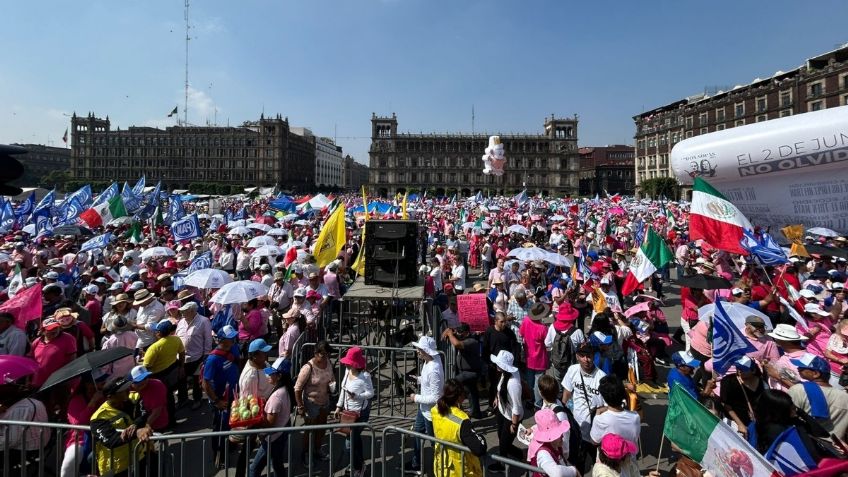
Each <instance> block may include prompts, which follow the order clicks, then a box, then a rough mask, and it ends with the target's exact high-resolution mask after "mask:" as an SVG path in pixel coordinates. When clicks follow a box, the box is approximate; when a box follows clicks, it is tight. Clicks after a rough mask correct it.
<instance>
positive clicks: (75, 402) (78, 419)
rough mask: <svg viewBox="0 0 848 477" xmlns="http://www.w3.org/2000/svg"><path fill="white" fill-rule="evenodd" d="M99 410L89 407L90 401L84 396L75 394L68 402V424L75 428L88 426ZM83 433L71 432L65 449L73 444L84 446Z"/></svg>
mask: <svg viewBox="0 0 848 477" xmlns="http://www.w3.org/2000/svg"><path fill="white" fill-rule="evenodd" d="M96 410H97V408H93V409H92V408H90V407H88V400H86V399H85V397H84V396H83V395H82V394H74V396H73V397H72V398H71V400H70V402H68V424H71V425H75V426H87V425H88V424H89V423H90V422H91V415H92V414H94V411H96ZM82 436H83V433H82V432H79V431H71V432H69V433H68V438H67V439H66V440H65V447H66V448H67V447H68V446H69V445H71V444H82Z"/></svg>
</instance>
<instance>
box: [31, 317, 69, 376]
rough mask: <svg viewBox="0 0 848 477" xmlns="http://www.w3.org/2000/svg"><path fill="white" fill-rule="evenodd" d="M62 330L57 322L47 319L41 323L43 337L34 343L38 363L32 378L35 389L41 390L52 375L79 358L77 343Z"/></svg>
mask: <svg viewBox="0 0 848 477" xmlns="http://www.w3.org/2000/svg"><path fill="white" fill-rule="evenodd" d="M61 328H62V325H61V324H59V322H58V321H57V320H55V319H54V318H47V319H45V320H44V321H43V322H42V323H41V331H42V336H41V337H39V338H36V339H35V341H33V342H32V357H33V358H34V359H35V361H36V362H37V363H38V371H36V372H35V374H34V375H33V377H32V386H33V387H34V388H40V387H41V385H42V384H44V382H45V381H47V378H48V377H50V375H51V374H53V373H54V372H56V371H57V370H58V369H59V368H61V367H62V366H64V365H66V364H68V363H70V362H71V361H73V360H74V358H76V357H77V341H76V340H75V339H74V337H73V336H71V335H69V334H67V333H63V332H62V329H61Z"/></svg>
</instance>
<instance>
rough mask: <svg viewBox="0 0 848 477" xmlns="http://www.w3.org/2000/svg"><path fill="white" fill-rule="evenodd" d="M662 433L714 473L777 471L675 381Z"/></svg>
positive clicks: (723, 476)
mask: <svg viewBox="0 0 848 477" xmlns="http://www.w3.org/2000/svg"><path fill="white" fill-rule="evenodd" d="M663 433H664V434H665V437H667V438H668V440H669V442H671V443H672V444H674V445H675V446H677V448H678V449H680V452H681V453H683V454H684V455H685V456H687V457H689V458H690V459H692V460H694V461H695V462H697V463H698V464H700V465H701V468H702V469H703V470H705V471H709V473H710V475H713V476H715V477H737V476H739V475H751V476H754V475H756V476H764V477H765V476H775V477H777V476H780V475H781V474H780V473H779V472H777V470H775V468H774V467H773V466H772V465H771V464H770V463H769V462H768V461H767V460H766V459H765V457H763V456H762V454H760V453H759V452H757V451H756V450H755V449H754V448H753V447H751V445H750V444H748V442H747V441H745V439H743V438H742V436H740V435H739V434H738V433H736V432H735V431H734V430H733V429H731V428H730V426H728V425H727V424H725V423H723V422H721V421H719V419H718V417H716V416H715V415H713V414H712V413H710V411H708V410H707V408H705V407H704V406H702V405H701V403H699V402H698V401H696V400H695V398H693V397H692V396H691V395H690V394H689V393H687V392H686V390H684V389H683V388H682V387H680V386H679V385H675V386H674V388H673V389H672V390H671V392H670V395H669V399H668V412H667V414H666V418H665V427H664V428H663Z"/></svg>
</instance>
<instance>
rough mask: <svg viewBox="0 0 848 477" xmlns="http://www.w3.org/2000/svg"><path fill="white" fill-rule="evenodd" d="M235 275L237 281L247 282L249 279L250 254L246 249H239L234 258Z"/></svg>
mask: <svg viewBox="0 0 848 477" xmlns="http://www.w3.org/2000/svg"><path fill="white" fill-rule="evenodd" d="M236 274H237V275H238V277H239V280H248V279H249V278H250V252H248V251H247V248H246V247H242V248H241V249H239V253H238V255H237V256H236Z"/></svg>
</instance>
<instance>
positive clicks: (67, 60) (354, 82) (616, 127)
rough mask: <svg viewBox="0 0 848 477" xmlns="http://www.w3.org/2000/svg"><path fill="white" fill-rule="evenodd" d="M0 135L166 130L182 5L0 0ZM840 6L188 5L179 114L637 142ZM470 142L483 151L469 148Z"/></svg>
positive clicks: (791, 61)
mask: <svg viewBox="0 0 848 477" xmlns="http://www.w3.org/2000/svg"><path fill="white" fill-rule="evenodd" d="M2 12H3V18H4V21H3V28H2V29H0V45H3V47H2V48H0V143H9V142H20V143H33V142H34V143H47V142H48V140H49V141H51V142H52V143H55V144H56V145H61V136H62V133H63V132H64V131H65V128H66V127H67V125H68V124H69V122H70V121H69V119H68V118H67V117H66V116H65V115H66V114H70V113H71V112H72V111H76V112H77V114H86V113H87V112H88V111H93V112H94V113H96V114H97V115H99V116H106V115H107V114H108V115H109V117H110V118H111V119H112V121H113V127H114V126H121V127H127V126H130V125H159V126H164V125H170V124H173V123H174V121H173V120H169V119H168V118H167V117H166V116H167V113H168V112H169V111H170V110H171V109H172V108H173V107H174V105H176V104H179V107H180V111H181V113H180V114H182V109H183V99H182V98H183V74H184V73H183V64H184V26H183V25H184V22H183V2H182V0H167V1H165V0H147V1H142V2H138V1H135V2H130V1H123V0H86V1H78V2H69V1H60V0H40V1H38V2H26V1H22V2H4V5H3V7H2ZM846 17H848V2H845V1H837V0H833V1H816V2H798V1H783V0H780V1H777V0H774V1H759V2H756V1H739V0H736V1H724V0H723V1H712V2H692V1H671V0H669V1H647V0H645V1H583V2H571V1H566V0H559V1H555V0H538V1H536V0H522V1H519V0H515V1H506V0H298V1H292V0H285V1H284V0H274V1H272V0H238V1H233V0H228V1H224V0H202V1H201V0H195V1H194V2H193V5H192V9H191V23H192V25H193V28H192V40H191V41H190V59H189V61H190V64H191V67H190V78H189V80H190V83H191V86H192V92H191V98H190V101H189V121H190V122H192V123H195V124H205V123H206V121H207V120H208V121H213V120H214V114H215V110H216V109H217V111H218V115H217V118H218V123H219V124H226V123H227V121H228V120H229V122H230V124H231V125H235V124H240V123H241V122H242V121H245V120H250V119H256V118H258V117H259V114H260V113H261V112H262V111H263V108H264V111H265V113H266V114H276V113H280V114H283V115H285V116H288V117H289V119H290V121H291V123H292V125H294V126H306V127H309V128H311V129H312V130H313V132H315V133H316V134H319V135H324V136H330V137H332V136H333V135H334V131H335V134H336V135H337V136H338V137H339V138H340V139H339V141H338V142H339V144H341V145H342V146H343V147H344V148H345V151H346V152H348V153H350V154H352V155H353V156H354V157H355V158H356V159H357V160H359V161H360V162H366V163H367V160H368V156H367V151H368V146H369V144H370V139H368V137H369V136H370V118H371V113H372V112H376V113H377V114H391V113H392V112H396V113H397V114H398V121H399V129H400V130H402V131H410V132H419V131H424V132H433V131H452V132H457V131H470V130H471V108H472V105H473V106H474V109H475V111H476V121H475V130H476V131H478V132H479V131H487V132H490V133H495V132H504V133H507V132H528V133H538V132H541V130H542V124H543V121H544V118H545V117H546V116H549V115H550V114H552V113H554V114H557V115H559V116H571V115H573V114H578V115H579V117H580V121H581V122H580V129H579V142H580V145H581V146H588V145H603V144H616V143H632V141H633V140H632V136H633V131H634V128H633V121H632V119H631V118H632V116H633V115H635V114H638V113H640V112H641V111H643V109H651V108H653V107H657V106H660V105H663V104H666V103H669V102H671V101H674V100H676V99H679V98H681V97H683V96H688V95H691V94H695V93H698V92H702V91H703V90H704V87H712V86H719V87H722V86H733V85H734V84H741V83H747V82H749V81H751V80H752V79H754V78H755V77H767V76H771V75H772V74H773V73H774V72H775V71H777V70H789V69H791V68H794V67H796V66H798V65H800V64H801V63H802V62H803V61H804V59H805V58H808V57H810V56H814V55H816V54H819V53H822V52H825V51H828V50H831V49H834V48H835V47H836V46H837V45H839V44H842V43H845V42H846V41H848V33H846V29H845V26H844V21H845V18H846ZM481 153H482V151H481Z"/></svg>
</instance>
